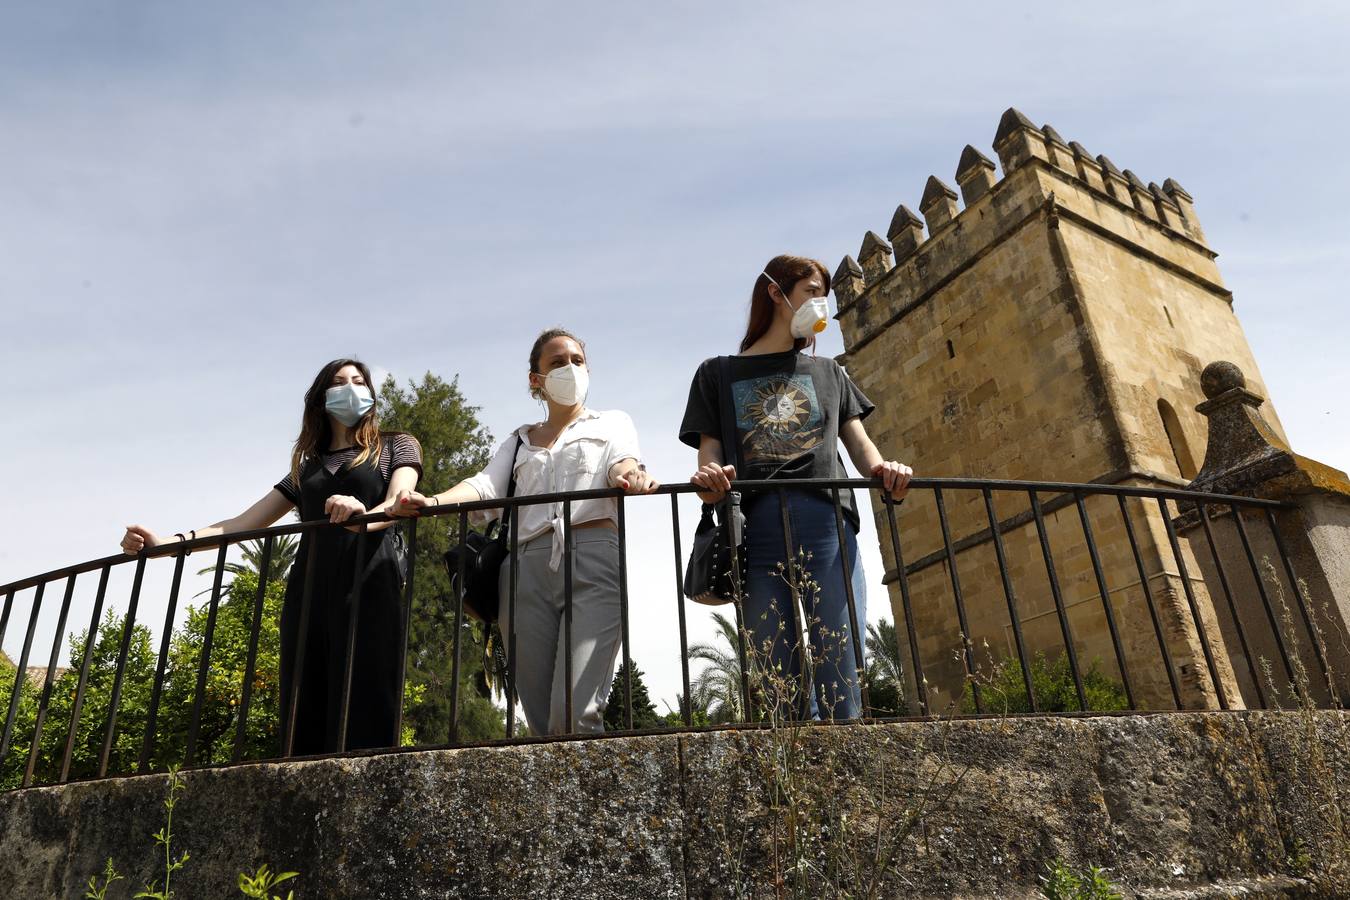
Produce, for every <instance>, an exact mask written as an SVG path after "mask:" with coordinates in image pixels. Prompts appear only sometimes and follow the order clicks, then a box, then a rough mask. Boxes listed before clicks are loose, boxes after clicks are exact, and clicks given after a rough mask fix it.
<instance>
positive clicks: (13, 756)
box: [0, 612, 155, 789]
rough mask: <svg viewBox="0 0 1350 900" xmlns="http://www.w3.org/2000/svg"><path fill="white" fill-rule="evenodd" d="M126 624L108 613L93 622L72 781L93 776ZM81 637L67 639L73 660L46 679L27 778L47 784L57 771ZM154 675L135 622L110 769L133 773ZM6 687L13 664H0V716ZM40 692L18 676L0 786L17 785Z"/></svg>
mask: <svg viewBox="0 0 1350 900" xmlns="http://www.w3.org/2000/svg"><path fill="white" fill-rule="evenodd" d="M125 627H126V617H125V616H118V615H115V614H113V613H111V612H109V613H108V615H107V617H106V618H104V620H103V622H102V623H101V624H100V625H99V628H98V634H97V636H96V638H95V641H94V647H93V650H92V653H91V654H90V659H89V678H88V681H87V683H86V684H85V689H84V699H83V703H82V706H81V710H80V721H79V724H78V726H77V728H76V730H75V744H74V748H73V752H72V756H71V768H70V777H71V778H92V777H93V776H95V775H97V774H98V761H99V757H100V755H101V754H102V751H103V742H104V738H105V735H106V734H107V727H108V719H109V711H110V709H111V700H112V690H113V682H114V681H115V678H116V673H117V654H118V651H119V649H120V647H121V643H122V639H123V634H124V630H125ZM87 639H88V636H87V634H85V633H80V634H78V635H72V636H71V638H70V659H71V660H72V663H74V664H73V665H72V667H71V668H70V669H69V670H67V671H66V672H64V673H63V674H62V675H61V676H60V677H59V678H57V679H55V680H54V681H53V682H52V690H51V693H50V695H49V696H48V701H47V714H46V717H45V718H44V721H43V728H42V738H41V741H40V743H39V746H38V758H37V761H36V765H35V766H34V775H33V780H34V783H37V784H43V783H49V782H53V781H56V780H57V779H58V778H59V776H60V773H61V761H62V759H64V756H65V747H66V738H67V736H68V734H69V730H70V720H71V717H72V712H73V710H74V704H75V694H76V689H77V686H78V682H79V667H78V662H79V661H80V660H82V659H83V658H84V650H85V642H86V640H87ZM154 678H155V655H154V651H153V650H152V649H151V646H150V631H149V629H147V628H146V627H145V626H143V625H136V626H135V627H134V628H132V630H131V643H130V645H129V648H128V652H127V665H126V670H125V672H124V673H123V677H122V688H121V699H120V701H119V703H118V708H117V730H116V734H115V738H114V741H113V745H112V749H111V752H110V754H109V756H108V771H109V772H110V773H119V772H131V771H133V770H134V767H135V766H136V763H137V760H138V759H139V758H140V752H141V740H142V738H143V737H144V733H145V723H146V720H147V715H148V710H149V706H150V691H151V688H152V686H153V684H154ZM13 688H14V668H13V667H12V666H0V713H2V712H7V711H8V709H9V698H10V696H11V694H12V691H13ZM41 693H42V687H41V685H40V684H33V683H31V682H29V681H28V680H27V679H24V680H23V682H22V685H21V688H20V703H19V711H18V715H17V716H16V718H15V722H14V731H13V736H12V740H11V746H10V751H9V753H8V754H7V755H6V757H5V759H4V760H3V762H0V789H8V788H14V787H18V786H19V785H20V784H21V783H22V779H23V774H24V771H25V769H26V768H27V766H28V755H29V748H30V747H31V746H32V740H33V731H34V729H35V727H36V722H37V712H38V707H39V703H40V700H41Z"/></svg>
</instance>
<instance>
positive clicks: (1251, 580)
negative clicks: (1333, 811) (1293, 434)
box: [1177, 360, 1350, 703]
mask: <svg viewBox="0 0 1350 900" xmlns="http://www.w3.org/2000/svg"><path fill="white" fill-rule="evenodd" d="M1200 386H1201V390H1203V391H1204V394H1205V397H1206V398H1207V399H1206V400H1205V402H1204V403H1201V404H1200V405H1199V406H1197V407H1196V410H1197V411H1198V412H1200V413H1201V414H1202V415H1204V416H1205V417H1206V418H1207V419H1208V425H1209V434H1208V441H1207V444H1206V448H1205V462H1204V465H1203V466H1202V467H1201V469H1200V472H1199V473H1198V474H1197V475H1196V477H1195V479H1194V480H1193V481H1192V482H1191V483H1190V485H1188V487H1189V489H1191V490H1196V491H1209V492H1213V493H1219V494H1235V495H1239V496H1247V497H1257V498H1260V499H1263V500H1279V501H1283V502H1284V503H1285V504H1287V505H1286V507H1285V508H1283V509H1279V510H1277V511H1275V512H1273V513H1271V514H1269V517H1268V514H1267V513H1266V512H1265V511H1264V510H1259V511H1258V510H1247V511H1244V512H1243V520H1244V522H1243V525H1244V530H1245V531H1246V542H1247V543H1249V544H1250V545H1251V547H1252V558H1254V559H1256V560H1258V566H1257V569H1258V571H1257V572H1256V573H1253V572H1252V571H1251V569H1252V567H1251V562H1250V560H1249V559H1248V558H1247V555H1246V552H1245V549H1244V550H1239V549H1238V548H1241V547H1242V545H1243V541H1242V535H1241V534H1239V533H1238V527H1237V523H1236V522H1234V521H1233V515H1232V513H1231V511H1228V510H1225V509H1223V508H1222V507H1220V508H1219V509H1217V510H1211V513H1212V518H1213V519H1214V521H1213V522H1212V523H1211V531H1212V532H1213V533H1214V534H1215V535H1216V537H1217V541H1216V543H1217V544H1218V545H1219V551H1218V555H1219V562H1220V563H1221V564H1222V566H1223V567H1224V569H1225V571H1224V572H1220V570H1219V566H1218V565H1215V564H1214V562H1213V560H1212V554H1211V557H1210V558H1206V557H1205V555H1204V554H1201V555H1200V561H1201V566H1202V572H1203V574H1204V577H1205V581H1206V582H1207V583H1208V584H1210V585H1211V586H1212V587H1211V593H1214V594H1215V596H1220V594H1218V593H1216V592H1217V591H1220V590H1231V593H1232V594H1233V595H1234V596H1235V598H1236V599H1235V603H1234V605H1235V607H1236V609H1237V618H1238V619H1245V620H1247V622H1248V625H1247V626H1246V627H1247V628H1248V629H1249V630H1252V626H1251V624H1250V623H1251V622H1253V621H1255V622H1258V623H1260V622H1263V621H1264V622H1268V620H1269V616H1268V615H1266V614H1265V612H1264V609H1262V608H1259V607H1256V606H1255V600H1256V598H1257V597H1258V596H1259V595H1260V588H1264V590H1265V593H1266V595H1267V596H1269V597H1271V598H1272V600H1271V602H1272V605H1273V606H1274V608H1275V613H1276V616H1277V624H1279V626H1280V629H1281V631H1282V632H1283V633H1284V642H1285V647H1284V652H1281V647H1280V646H1278V645H1277V644H1276V643H1275V642H1274V639H1273V636H1270V635H1269V632H1270V630H1271V629H1270V628H1269V627H1268V625H1267V626H1266V627H1264V628H1262V629H1260V630H1256V631H1255V637H1253V638H1250V642H1251V643H1252V644H1253V648H1252V651H1251V655H1252V656H1259V657H1261V658H1263V659H1265V660H1268V661H1269V662H1270V663H1271V664H1272V665H1273V667H1274V671H1275V680H1276V682H1277V684H1278V685H1285V684H1287V683H1289V681H1290V680H1291V678H1290V673H1289V672H1288V671H1287V670H1285V668H1284V667H1283V666H1282V665H1281V664H1280V661H1281V658H1282V656H1284V655H1286V654H1287V655H1289V656H1290V657H1292V658H1293V659H1294V660H1295V663H1296V665H1297V664H1301V665H1302V666H1303V667H1304V668H1305V669H1306V670H1307V671H1308V673H1309V684H1308V688H1307V689H1308V690H1309V691H1310V692H1311V693H1312V694H1313V695H1314V696H1315V697H1316V698H1317V699H1318V701H1319V702H1323V703H1328V702H1331V701H1332V697H1331V696H1330V688H1329V686H1328V685H1329V684H1331V685H1334V686H1335V687H1336V689H1337V690H1338V691H1339V692H1340V693H1341V695H1342V696H1344V697H1350V479H1348V478H1347V476H1346V474H1345V473H1344V472H1342V471H1340V470H1339V469H1333V468H1331V467H1330V466H1327V465H1323V464H1322V463H1319V462H1317V461H1316V460H1312V459H1308V458H1307V457H1305V456H1300V455H1299V454H1297V453H1295V452H1294V451H1293V450H1291V449H1290V447H1289V445H1288V444H1287V443H1286V442H1285V441H1284V440H1283V439H1282V438H1281V437H1280V436H1279V434H1277V433H1276V432H1275V430H1274V429H1273V428H1271V427H1270V424H1269V423H1268V422H1267V421H1266V419H1265V417H1264V416H1263V415H1262V413H1261V407H1262V405H1263V404H1264V403H1265V398H1263V397H1262V396H1261V395H1259V394H1257V393H1255V392H1253V391H1251V390H1249V389H1248V388H1247V380H1246V377H1245V376H1244V375H1243V373H1242V370H1241V369H1240V368H1238V366H1236V365H1234V364H1233V363H1231V362H1227V361H1222V360H1221V361H1218V362H1212V363H1210V364H1209V365H1207V366H1206V367H1205V369H1204V371H1203V372H1202V373H1201V375H1200ZM1272 520H1273V523H1274V527H1273V529H1272V527H1271V521H1272ZM1177 524H1178V526H1179V528H1180V529H1181V531H1182V532H1183V533H1191V534H1192V535H1193V536H1192V540H1193V541H1199V540H1201V539H1202V538H1201V537H1200V536H1198V535H1197V534H1196V533H1197V531H1198V530H1199V527H1200V524H1201V523H1200V519H1199V514H1198V513H1197V512H1196V511H1194V510H1188V511H1186V512H1185V513H1184V514H1183V515H1181V516H1180V517H1179V518H1178V519H1177ZM1205 540H1206V542H1207V539H1205ZM1286 560H1287V561H1288V566H1287V567H1286ZM1291 573H1292V577H1291ZM1258 577H1260V579H1261V584H1260V585H1258V584H1257V583H1256V579H1257V578H1258ZM1225 578H1226V579H1227V580H1228V581H1229V582H1230V583H1229V584H1228V585H1227V588H1225V585H1224V583H1223V582H1224V580H1225ZM1286 608H1287V613H1286V612H1285V610H1286ZM1263 617H1264V618H1263ZM1224 618H1225V623H1224V624H1225V630H1226V631H1227V632H1229V633H1235V628H1236V626H1235V624H1234V623H1233V622H1232V619H1233V615H1232V613H1228V614H1226V615H1225V616H1224ZM1234 646H1236V645H1231V644H1230V650H1231V649H1232V648H1233V647H1234ZM1245 662H1246V661H1239V662H1238V663H1236V664H1235V668H1238V669H1239V670H1240V669H1241V668H1242V665H1243V664H1244V663H1245ZM1253 662H1254V660H1253ZM1249 668H1250V666H1249ZM1326 670H1329V671H1326ZM1257 680H1258V679H1256V678H1255V677H1249V678H1246V679H1244V681H1245V683H1244V688H1243V690H1244V693H1245V694H1247V695H1248V697H1249V702H1252V700H1253V699H1255V695H1256V694H1257V693H1258V692H1259V690H1260V687H1261V686H1258V685H1256V684H1254V683H1253V682H1255V681H1257ZM1262 680H1264V679H1262ZM1279 693H1285V692H1284V691H1283V690H1281V691H1280V692H1279ZM1280 699H1281V700H1286V701H1287V699H1288V698H1287V697H1282V698H1280Z"/></svg>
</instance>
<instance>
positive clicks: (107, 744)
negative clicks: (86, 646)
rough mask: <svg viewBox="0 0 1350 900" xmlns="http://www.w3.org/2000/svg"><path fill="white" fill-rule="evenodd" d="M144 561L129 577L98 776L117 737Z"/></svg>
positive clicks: (105, 768)
mask: <svg viewBox="0 0 1350 900" xmlns="http://www.w3.org/2000/svg"><path fill="white" fill-rule="evenodd" d="M145 561H146V557H145V556H141V557H140V558H138V559H137V560H136V574H135V575H133V576H132V579H131V599H130V600H128V601H127V616H126V622H125V624H124V625H123V627H122V643H121V646H120V647H119V648H118V650H117V671H116V672H115V673H114V674H113V686H112V694H111V696H110V697H109V698H108V728H107V731H106V732H105V734H104V736H103V752H102V753H100V754H99V758H98V777H99V778H102V777H103V776H105V775H107V774H108V760H109V759H111V758H112V748H113V740H114V739H115V738H116V737H117V707H118V705H119V704H120V703H121V702H122V681H123V679H124V678H125V677H126V673H127V655H128V654H129V653H130V652H131V638H132V635H133V632H134V631H135V629H136V608H137V607H138V606H140V603H141V582H142V581H144V579H145Z"/></svg>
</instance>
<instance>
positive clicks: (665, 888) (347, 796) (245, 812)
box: [0, 712, 1350, 900]
mask: <svg viewBox="0 0 1350 900" xmlns="http://www.w3.org/2000/svg"><path fill="white" fill-rule="evenodd" d="M1347 735H1350V716H1347V714H1345V713H1332V712H1320V713H1311V712H1308V713H1296V712H1288V713H1266V712H1242V713H1178V714H1159V715H1151V716H1134V715H1132V716H1118V717H1076V718H1056V717H1026V718H1006V719H979V720H956V721H950V720H949V721H913V722H899V723H887V724H875V725H844V726H836V727H807V728H804V729H802V730H800V731H796V732H794V731H791V730H787V729H780V730H778V731H769V730H755V729H742V730H734V731H720V732H709V733H702V734H665V735H655V736H641V737H613V738H604V739H597V740H581V741H568V742H559V743H551V744H526V745H517V746H509V747H490V748H468V749H461V750H440V751H416V752H405V753H395V754H385V755H372V756H359V757H348V758H342V759H330V760H315V761H297V762H287V763H275V764H251V765H244V766H238V767H234V768H226V769H215V770H198V771H193V772H189V773H186V774H185V775H184V776H183V777H184V780H185V785H186V786H185V790H184V791H183V793H182V795H181V799H180V801H179V805H178V808H177V810H176V813H175V818H174V833H175V848H176V849H179V850H186V851H188V852H189V854H190V860H189V862H188V864H187V867H186V868H185V869H183V870H182V871H181V872H180V873H178V875H177V876H175V882H174V884H175V892H176V895H177V896H180V897H183V898H188V900H190V898H198V897H210V898H220V897H226V896H233V895H234V884H235V879H236V877H237V873H238V872H239V871H240V870H241V869H246V870H248V871H253V870H254V869H255V868H256V866H257V865H258V864H259V863H262V862H267V863H268V864H269V865H271V866H272V867H273V868H275V869H280V870H297V871H299V872H300V873H301V874H300V878H299V879H298V880H297V881H296V882H294V884H295V887H296V896H297V897H299V898H319V897H322V898H330V900H348V898H350V900H357V898H360V900H380V898H391V900H393V898H397V900H412V898H433V897H434V898H443V897H578V898H624V900H632V898H639V897H640V898H656V897H679V898H694V897H696V898H704V897H708V898H720V897H735V896H748V897H771V896H774V883H775V880H776V879H775V873H776V872H777V874H778V875H783V874H784V872H785V868H786V867H788V866H789V865H790V864H792V863H793V862H794V861H796V858H797V856H796V855H794V853H793V852H792V848H791V846H790V845H789V844H788V843H786V842H785V837H786V834H787V833H786V832H785V830H784V829H785V827H786V826H785V823H786V822H787V821H788V820H789V819H790V818H791V817H793V816H795V817H796V819H797V821H799V822H801V823H802V827H801V830H800V831H799V832H798V833H797V838H798V843H797V845H796V846H797V847H799V848H800V850H801V852H800V858H801V859H802V860H805V861H806V862H807V863H808V864H809V867H810V872H811V873H812V874H811V875H810V878H811V879H813V880H812V882H811V883H812V885H813V886H814V887H813V890H812V891H811V892H810V895H811V896H820V897H829V896H836V895H838V893H839V892H841V891H843V890H846V889H848V890H855V891H856V890H857V889H858V886H859V885H860V884H862V883H864V882H872V881H874V882H875V884H874V886H875V887H876V888H877V890H878V893H877V894H875V896H886V897H892V896H916V897H969V898H975V897H981V898H983V897H989V898H993V897H998V898H1017V897H1033V896H1037V883H1038V881H1037V879H1038V877H1039V876H1040V875H1042V874H1044V866H1045V864H1046V863H1048V862H1051V861H1055V860H1058V861H1062V862H1063V863H1064V864H1066V865H1068V866H1071V867H1075V868H1079V869H1081V868H1083V867H1086V866H1088V865H1099V866H1105V867H1107V868H1108V869H1109V870H1110V876H1111V878H1112V879H1113V880H1114V881H1115V882H1116V883H1117V884H1119V885H1120V886H1121V887H1122V889H1123V890H1124V891H1125V894H1126V896H1134V897H1159V898H1161V897H1227V896H1235V895H1241V896H1258V897H1285V896H1289V897H1294V896H1345V895H1344V894H1337V893H1335V891H1336V890H1338V888H1337V887H1336V885H1337V884H1338V882H1337V880H1336V879H1338V878H1341V877H1343V876H1344V871H1343V870H1344V867H1345V866H1346V864H1347V860H1346V858H1345V855H1346V849H1347V843H1346V842H1347V836H1346V832H1345V822H1346V815H1347V813H1350V808H1347V805H1346V796H1345V787H1344V786H1345V785H1347V784H1350V740H1347ZM784 750H790V751H792V752H790V753H786V754H784V753H783V752H782V751H784ZM783 757H786V758H788V759H789V760H791V762H788V763H786V764H784V763H776V762H775V760H777V759H781V758H783ZM774 785H778V786H779V787H780V788H781V787H782V786H783V785H787V786H788V789H789V791H790V792H795V793H794V797H795V799H794V801H793V802H792V803H791V804H790V805H789V806H788V807H787V808H785V807H784V806H783V805H781V804H780V805H779V806H777V807H774V806H772V805H771V804H770V802H769V801H770V798H771V797H773V796H774V793H773V792H772V791H771V787H772V786H774ZM794 786H795V787H794ZM165 790H166V778H165V777H164V776H142V777H136V778H124V779H115V780H109V781H103V782H88V783H81V784H72V785H67V786H62V787H42V788H30V789H27V790H22V791H14V792H10V793H8V794H4V795H0V893H2V894H3V896H6V897H20V896H22V897H60V898H75V897H81V896H83V891H84V885H85V883H86V882H87V880H88V878H89V876H91V875H94V874H96V873H98V872H100V871H101V870H102V868H103V864H104V860H105V859H107V858H108V857H110V856H111V857H112V858H113V859H114V860H115V861H116V862H117V865H118V867H119V868H120V869H121V871H122V872H124V873H126V874H127V875H128V876H129V879H128V882H122V883H119V885H118V888H124V887H125V885H126V884H128V883H129V884H132V885H135V886H137V887H139V885H140V884H142V883H144V882H146V881H147V880H149V879H151V878H153V877H155V874H156V872H155V866H156V863H157V861H158V863H159V864H161V865H162V859H163V858H162V853H161V854H160V855H159V856H158V860H157V856H156V851H155V848H154V846H153V844H152V842H151V839H150V834H151V833H152V832H154V831H156V830H157V829H159V828H160V827H161V826H162V825H163V815H164V810H163V806H162V802H163V799H164V795H165ZM775 838H776V840H775ZM879 846H880V847H885V848H887V850H888V853H887V854H886V855H888V857H889V860H890V861H889V863H887V864H884V865H881V866H878V865H876V864H875V863H874V862H872V861H871V860H872V859H873V854H874V848H876V847H879ZM775 860H776V861H777V862H775ZM786 877H790V876H786ZM128 894H129V892H128ZM112 896H123V895H121V894H113V895H112Z"/></svg>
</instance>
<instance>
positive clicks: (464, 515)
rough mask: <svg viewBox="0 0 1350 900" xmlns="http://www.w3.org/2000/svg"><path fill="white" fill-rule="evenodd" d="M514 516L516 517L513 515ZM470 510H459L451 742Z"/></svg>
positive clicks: (455, 732)
mask: <svg viewBox="0 0 1350 900" xmlns="http://www.w3.org/2000/svg"><path fill="white" fill-rule="evenodd" d="M512 518H515V517H514V516H512ZM468 535H469V512H468V510H464V509H461V510H460V511H459V583H458V584H457V585H456V588H455V644H454V648H453V649H452V651H451V652H452V653H454V656H453V657H452V658H451V662H450V743H451V744H452V745H453V744H458V743H459V651H460V645H461V644H462V643H463V642H464V592H465V590H466V589H467V588H466V584H465V578H466V577H468V545H467V543H466V540H467V538H468Z"/></svg>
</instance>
